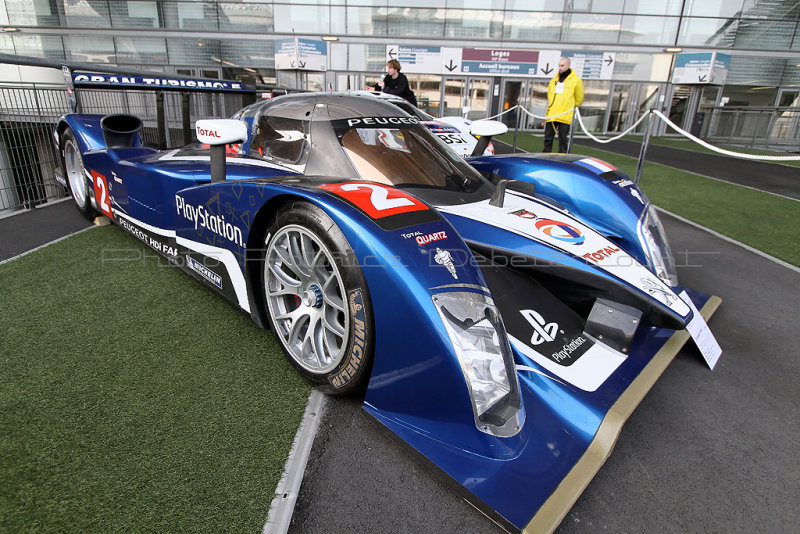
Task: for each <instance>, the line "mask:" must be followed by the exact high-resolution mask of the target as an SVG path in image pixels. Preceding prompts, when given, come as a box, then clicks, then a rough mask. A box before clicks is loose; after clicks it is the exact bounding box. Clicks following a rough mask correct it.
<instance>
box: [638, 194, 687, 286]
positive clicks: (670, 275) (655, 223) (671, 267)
mask: <svg viewBox="0 0 800 534" xmlns="http://www.w3.org/2000/svg"><path fill="white" fill-rule="evenodd" d="M639 242H640V243H641V245H642V248H644V251H645V253H646V254H647V263H648V264H649V265H648V267H650V270H652V271H653V272H654V273H655V274H656V275H657V276H658V277H659V278H661V280H663V281H664V282H665V283H666V284H668V285H670V286H676V285H678V274H677V272H676V271H675V261H674V260H673V259H672V253H671V252H670V248H669V242H667V235H666V234H665V233H664V227H663V226H661V220H660V219H659V218H658V214H657V213H656V209H655V208H654V207H653V206H652V205H650V207H648V208H647V212H646V213H645V216H644V217H643V218H642V219H640V220H639Z"/></svg>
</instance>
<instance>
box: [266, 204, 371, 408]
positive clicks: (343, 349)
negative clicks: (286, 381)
mask: <svg viewBox="0 0 800 534" xmlns="http://www.w3.org/2000/svg"><path fill="white" fill-rule="evenodd" d="M266 245H267V249H266V253H265V257H264V278H263V280H264V295H265V300H266V303H267V311H268V314H269V317H270V322H271V323H272V327H273V330H274V331H275V334H276V335H277V336H278V339H279V340H280V342H281V345H282V346H283V349H284V350H285V351H286V353H287V355H288V356H289V360H290V361H291V362H292V364H293V365H294V366H295V367H296V368H297V369H298V370H299V371H300V373H301V374H302V375H303V376H305V377H306V378H307V379H308V380H310V381H311V382H312V383H314V384H317V385H319V386H320V387H321V389H323V391H325V392H326V393H334V394H343V393H348V392H351V391H353V390H357V389H359V388H361V387H362V386H364V385H366V381H367V380H368V379H369V369H370V367H371V365H372V352H373V341H372V339H373V338H372V330H373V328H372V309H371V305H370V300H369V294H368V292H367V286H366V281H365V280H364V276H363V273H362V272H361V268H360V267H359V266H358V262H357V261H356V260H355V255H354V254H353V251H352V249H351V248H350V246H349V244H348V243H347V241H346V239H345V237H344V235H343V234H342V232H341V231H340V230H339V228H338V227H337V226H336V225H335V223H334V222H333V221H332V220H331V218H330V217H328V215H327V214H325V212H323V211H322V210H320V209H319V208H317V207H316V206H314V205H312V204H309V203H307V202H293V203H291V204H290V205H288V206H286V207H285V208H284V209H282V210H281V212H280V213H279V214H278V216H277V217H276V220H275V222H274V223H273V224H272V225H271V226H270V228H269V230H268V232H267V238H266Z"/></svg>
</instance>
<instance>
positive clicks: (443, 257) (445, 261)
mask: <svg viewBox="0 0 800 534" xmlns="http://www.w3.org/2000/svg"><path fill="white" fill-rule="evenodd" d="M433 259H434V260H436V263H438V264H439V265H443V266H444V267H446V268H447V271H448V272H449V273H450V274H452V275H453V278H455V279H456V280H458V275H457V274H456V266H455V265H454V264H453V256H451V255H450V251H448V250H442V249H440V248H439V247H436V255H435V256H434V257H433Z"/></svg>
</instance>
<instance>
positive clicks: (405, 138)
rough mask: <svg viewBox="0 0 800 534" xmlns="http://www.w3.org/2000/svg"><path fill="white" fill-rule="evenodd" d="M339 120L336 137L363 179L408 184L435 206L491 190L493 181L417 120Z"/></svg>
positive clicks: (485, 194)
mask: <svg viewBox="0 0 800 534" xmlns="http://www.w3.org/2000/svg"><path fill="white" fill-rule="evenodd" d="M411 120H412V121H414V119H411ZM337 122H338V121H337ZM342 122H343V123H345V124H344V125H342V126H341V127H339V128H335V130H336V134H337V138H338V139H339V142H340V144H341V146H342V149H343V150H344V153H345V155H346V156H347V158H348V159H349V161H350V163H351V165H352V166H353V168H354V169H355V171H356V173H357V174H358V177H359V178H361V179H362V180H369V181H372V182H378V183H382V184H387V185H392V186H395V187H399V188H401V189H406V190H408V191H409V192H412V193H413V194H415V195H418V196H419V197H421V198H423V199H425V200H427V201H428V202H431V203H433V204H439V205H445V204H455V203H461V202H474V201H476V200H479V199H480V198H483V197H488V196H490V195H491V190H492V188H493V186H492V185H491V184H490V183H488V182H487V181H486V180H485V179H484V178H483V177H482V176H481V175H480V174H479V173H478V172H477V171H476V170H475V169H473V168H472V167H471V166H469V165H468V164H467V163H465V162H464V160H463V159H461V158H460V157H459V156H458V155H457V154H455V153H454V152H452V151H451V150H449V149H448V148H447V147H446V146H444V145H443V143H442V142H441V141H439V139H437V138H436V137H435V136H433V135H431V134H430V132H429V131H428V130H427V128H425V127H424V126H423V125H421V124H419V123H418V122H411V123H410V124H397V125H395V124H391V123H389V124H386V123H384V124H382V125H381V124H368V125H366V124H359V125H357V126H354V127H347V123H348V122H349V121H342ZM409 122H410V121H409Z"/></svg>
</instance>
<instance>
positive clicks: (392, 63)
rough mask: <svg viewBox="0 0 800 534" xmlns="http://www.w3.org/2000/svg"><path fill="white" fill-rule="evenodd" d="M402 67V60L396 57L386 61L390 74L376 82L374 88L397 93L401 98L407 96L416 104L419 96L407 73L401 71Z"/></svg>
mask: <svg viewBox="0 0 800 534" xmlns="http://www.w3.org/2000/svg"><path fill="white" fill-rule="evenodd" d="M400 69H401V67H400V62H399V61H397V60H396V59H390V60H389V61H388V62H386V70H387V71H388V74H387V75H385V76H383V77H382V78H381V81H379V82H378V83H376V84H375V86H374V88H375V90H376V91H382V92H384V93H389V94H390V95H397V96H399V97H401V98H405V99H406V100H408V101H409V102H411V103H412V104H413V105H415V106H416V105H417V97H416V96H415V95H414V91H412V90H411V87H409V85H408V78H406V75H405V74H402V73H401V72H400Z"/></svg>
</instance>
